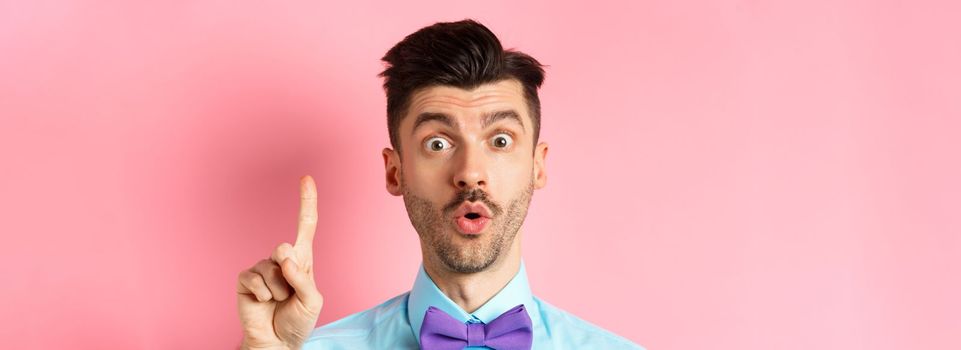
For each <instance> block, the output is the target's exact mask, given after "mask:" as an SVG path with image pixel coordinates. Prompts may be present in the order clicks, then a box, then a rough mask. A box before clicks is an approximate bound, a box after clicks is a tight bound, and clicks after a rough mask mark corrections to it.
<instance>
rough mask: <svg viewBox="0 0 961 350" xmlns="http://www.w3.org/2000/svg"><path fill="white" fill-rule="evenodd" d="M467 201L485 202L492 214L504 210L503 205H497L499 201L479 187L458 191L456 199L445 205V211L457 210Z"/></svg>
mask: <svg viewBox="0 0 961 350" xmlns="http://www.w3.org/2000/svg"><path fill="white" fill-rule="evenodd" d="M465 201H466V202H477V201H480V202H483V203H484V205H487V209H490V211H491V216H499V215H500V214H501V213H502V212H503V211H504V210H503V209H502V208H501V206H499V205H497V203H494V201H492V200H491V199H490V195H488V194H487V192H484V190H482V189H479V188H474V189H470V190H464V191H461V192H458V193H457V195H456V196H454V200H452V201H450V203H449V204H447V205H446V206H444V212H445V213H451V212H453V211H454V210H457V207H459V206H460V205H461V204H462V203H464V202H465Z"/></svg>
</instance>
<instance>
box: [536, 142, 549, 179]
mask: <svg viewBox="0 0 961 350" xmlns="http://www.w3.org/2000/svg"><path fill="white" fill-rule="evenodd" d="M546 158H547V143H546V142H541V143H538V144H537V147H535V148H534V189H541V188H544V186H546V185H547V167H546V164H545V163H544V162H545V159H546Z"/></svg>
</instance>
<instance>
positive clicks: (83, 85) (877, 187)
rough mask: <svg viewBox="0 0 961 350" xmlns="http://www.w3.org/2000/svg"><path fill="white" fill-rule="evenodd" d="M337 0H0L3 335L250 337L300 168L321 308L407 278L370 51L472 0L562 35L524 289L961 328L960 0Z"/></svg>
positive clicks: (638, 303)
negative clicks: (240, 316) (313, 225)
mask: <svg viewBox="0 0 961 350" xmlns="http://www.w3.org/2000/svg"><path fill="white" fill-rule="evenodd" d="M344 3H347V4H340V5H332V4H320V2H314V1H311V2H298V3H284V4H279V3H276V2H267V1H246V2H237V1H218V2H213V1H211V2H205V3H201V2H195V1H189V2H188V1H150V2H148V1H141V2H139V4H134V3H133V2H110V1H64V0H52V1H33V0H31V1H14V0H3V1H0V117H2V122H0V161H2V172H0V232H2V237H3V242H2V245H0V253H2V254H0V256H2V259H3V261H0V269H2V272H0V276H2V278H3V281H4V282H3V283H2V284H0V286H2V287H0V290H2V296H0V310H2V311H0V313H2V314H3V316H2V317H0V339H2V344H3V345H2V346H3V347H4V348H35V349H39V348H51V349H52V348H58V347H65V348H74V349H172V348H196V349H214V348H232V347H234V346H236V345H237V344H238V342H239V338H240V335H241V330H240V324H239V321H238V320H237V315H236V310H235V291H234V288H235V279H236V275H237V273H238V272H239V271H240V270H241V269H244V268H247V267H249V266H250V265H252V264H253V263H254V262H256V261H257V260H258V259H261V258H264V257H266V256H268V254H270V252H271V250H272V249H273V248H274V247H275V246H276V245H277V244H278V243H280V242H282V241H285V240H286V241H291V240H292V239H293V238H294V229H295V225H296V222H295V220H296V212H297V205H298V195H297V180H298V177H299V176H300V175H303V174H312V175H313V176H314V177H315V178H316V179H317V185H318V188H319V191H320V195H321V201H320V203H321V213H320V218H321V225H320V232H319V233H318V236H317V239H316V246H315V251H316V253H315V256H316V262H315V263H316V266H317V276H318V281H317V283H318V285H319V287H320V290H321V291H322V292H323V293H324V294H325V296H326V300H327V304H326V306H325V308H324V310H323V312H322V315H321V317H320V324H324V323H327V322H329V321H331V320H334V319H337V318H340V317H343V316H345V315H347V314H349V313H352V312H355V311H360V310H362V309H365V308H368V307H370V306H373V305H375V304H377V303H379V302H381V301H383V300H385V299H387V298H389V297H392V296H394V295H396V294H399V293H402V292H404V291H406V290H407V289H408V288H409V287H410V285H411V283H412V282H413V278H414V275H415V272H416V268H417V266H418V263H419V248H418V245H417V239H416V234H415V232H414V231H413V229H412V228H411V226H410V223H409V221H408V219H407V216H406V213H405V211H404V207H403V202H402V201H401V199H400V198H397V197H391V196H389V195H388V194H387V192H386V191H385V189H384V183H383V181H384V180H383V165H382V160H381V156H380V149H381V148H382V147H384V146H386V145H387V144H388V140H387V132H386V126H385V116H384V105H385V100H384V96H383V92H382V90H381V87H380V84H381V81H380V80H379V78H377V77H376V74H377V73H378V72H379V71H380V69H381V68H382V67H381V64H380V62H379V58H380V57H381V56H382V55H383V54H384V53H385V52H386V50H387V49H388V48H390V47H391V46H392V45H393V44H394V43H396V42H397V41H399V40H400V39H401V38H403V36H404V35H406V34H408V33H410V32H412V31H414V30H416V29H418V28H420V27H422V26H425V25H428V24H431V23H433V22H435V21H439V20H458V19H462V18H465V17H473V18H476V19H478V20H480V21H482V22H484V23H486V24H487V25H489V26H490V27H491V28H492V29H493V30H494V31H495V32H496V33H498V34H499V36H500V37H501V39H502V41H503V42H504V43H505V45H506V46H508V47H516V48H519V49H521V50H524V51H526V52H528V53H530V54H532V55H533V56H535V57H537V58H539V59H540V60H542V62H544V63H546V64H548V65H550V67H549V68H548V73H547V82H546V85H545V86H544V88H543V90H542V100H543V104H544V107H543V112H544V129H543V135H542V139H543V140H545V141H547V142H550V143H551V145H552V146H551V151H550V154H549V156H548V163H547V164H548V169H549V174H550V180H549V181H548V186H547V187H546V188H545V189H544V190H541V191H539V192H537V193H536V194H535V195H534V200H533V203H532V208H531V211H530V214H529V217H528V220H527V222H526V224H525V231H526V237H525V238H524V239H525V251H526V252H525V255H526V261H527V264H528V269H529V271H530V273H531V280H532V281H531V283H532V285H533V288H534V291H535V293H536V294H538V295H539V296H541V297H542V298H544V299H545V300H547V301H549V302H552V303H554V304H556V305H559V306H561V307H562V308H564V309H566V310H568V311H571V312H573V313H575V314H577V315H580V316H582V317H584V318H586V319H588V320H590V321H592V322H594V323H596V324H599V325H601V326H603V327H605V328H608V329H610V330H613V331H615V332H617V333H620V334H622V335H624V336H626V337H628V338H630V339H632V340H634V341H636V342H638V343H640V344H642V345H645V346H646V347H648V348H649V349H652V350H653V349H958V348H961V338H959V334H961V316H959V315H961V298H959V297H958V296H959V295H961V282H959V276H961V258H959V256H961V234H959V233H961V199H959V198H961V137H959V134H961V121H959V119H961V98H959V95H961V64H959V62H961V26H959V24H958V22H957V20H958V13H961V12H959V11H961V6H958V5H957V2H950V1H943V2H942V3H938V2H936V1H923V2H894V1H843V2H839V1H813V2H812V1H796V2H794V3H793V4H783V3H781V4H778V3H772V2H767V1H696V2H679V1H660V2H643V3H639V2H635V1H622V2H614V3H607V4H600V3H599V2H597V1H590V2H587V3H588V4H585V5H562V4H559V3H558V2H546V1H545V2H525V3H524V4H515V3H514V2H512V1H510V2H493V3H492V2H490V1H471V2H456V4H453V3H452V2H450V1H438V2H433V3H417V4H406V3H407V2H391V3H397V4H386V3H385V4H378V3H373V2H368V1H346V2H344ZM400 3H405V4H404V5H401V4H400Z"/></svg>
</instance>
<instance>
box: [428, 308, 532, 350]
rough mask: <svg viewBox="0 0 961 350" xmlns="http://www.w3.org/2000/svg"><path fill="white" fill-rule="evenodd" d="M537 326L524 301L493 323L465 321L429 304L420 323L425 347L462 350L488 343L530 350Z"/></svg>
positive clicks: (501, 348) (508, 349)
mask: <svg viewBox="0 0 961 350" xmlns="http://www.w3.org/2000/svg"><path fill="white" fill-rule="evenodd" d="M533 341H534V327H533V326H532V325H531V317H530V316H528V315H527V310H525V309H524V304H521V305H517V306H515V307H514V308H512V309H510V310H507V312H505V313H503V314H501V315H500V316H497V318H495V319H494V320H493V321H491V323H489V324H483V323H463V322H460V321H458V320H456V319H454V318H453V317H451V316H450V315H448V314H447V313H446V312H444V311H442V310H441V309H438V308H436V307H433V306H431V307H429V308H427V313H426V314H424V323H423V324H422V325H421V327H420V346H421V348H422V349H424V350H461V349H463V348H464V347H467V346H486V347H489V348H492V349H496V350H516V349H523V350H530V348H531V343H532V342H533Z"/></svg>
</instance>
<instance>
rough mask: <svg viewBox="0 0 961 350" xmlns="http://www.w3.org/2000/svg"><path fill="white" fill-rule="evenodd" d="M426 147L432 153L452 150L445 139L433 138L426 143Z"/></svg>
mask: <svg viewBox="0 0 961 350" xmlns="http://www.w3.org/2000/svg"><path fill="white" fill-rule="evenodd" d="M424 147H425V148H427V150H428V151H431V152H440V151H443V150H445V149H447V148H450V142H448V141H447V140H446V139H444V138H443V137H431V138H429V139H427V141H424Z"/></svg>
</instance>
